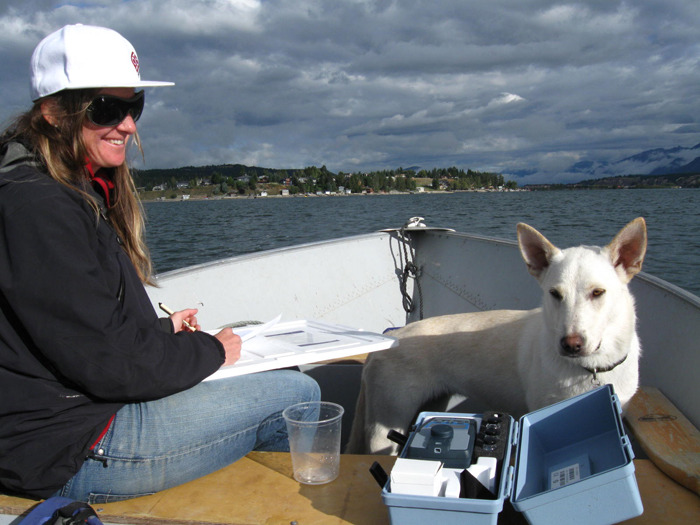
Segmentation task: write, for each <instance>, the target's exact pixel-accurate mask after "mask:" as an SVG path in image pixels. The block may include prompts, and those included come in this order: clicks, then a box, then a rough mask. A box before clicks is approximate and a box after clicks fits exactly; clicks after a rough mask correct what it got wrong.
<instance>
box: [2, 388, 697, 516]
mask: <svg viewBox="0 0 700 525" xmlns="http://www.w3.org/2000/svg"><path fill="white" fill-rule="evenodd" d="M625 421H626V423H627V425H628V427H629V429H630V431H631V433H633V435H634V436H635V437H636V438H637V440H638V442H639V443H640V444H641V446H642V447H643V448H644V449H645V451H646V452H647V453H648V454H649V457H650V458H651V459H652V460H653V462H652V460H649V459H636V460H635V461H634V464H635V476H636V479H637V484H638V486H639V491H640V494H641V497H642V503H643V505H644V513H643V514H642V515H641V516H639V517H637V518H634V519H632V520H629V521H628V522H626V523H631V524H638V525H643V524H649V525H651V524H657V523H700V496H698V494H697V493H696V492H697V486H698V485H697V483H698V458H699V457H700V454H699V451H700V448H699V445H698V443H699V441H698V431H697V429H696V428H695V427H694V426H693V425H692V424H691V423H690V422H689V421H688V420H687V419H686V418H685V417H684V416H683V415H682V414H681V413H680V412H679V411H678V410H677V409H676V408H675V406H673V404H672V403H671V402H670V401H669V400H668V399H666V397H665V396H663V394H662V393H661V392H659V391H658V390H657V389H654V388H641V389H640V390H639V392H638V393H637V394H636V395H635V397H634V398H633V399H632V401H631V402H630V404H629V405H628V407H627V410H626V413H625ZM670 441H673V446H671V447H670V446H669V442H670ZM395 460H396V458H395V457H394V456H370V455H351V454H343V455H341V459H340V476H339V477H338V479H336V480H335V481H333V482H332V483H328V484H326V485H317V486H309V485H300V484H299V483H297V482H296V481H295V480H294V479H293V476H292V465H291V458H290V456H289V454H288V453H283V452H251V453H250V454H248V455H247V456H246V457H244V458H243V459H241V460H239V461H237V462H236V463H234V464H232V465H229V466H227V467H225V468H223V469H221V470H218V471H216V472H214V473H212V474H210V475H208V476H205V477H203V478H200V479H196V480H194V481H191V482H189V483H185V484H184V485H180V486H178V487H174V488H172V489H168V490H164V491H162V492H159V493H157V494H154V495H152V496H144V497H141V498H135V499H132V500H127V501H121V502H117V503H107V504H103V505H95V510H96V511H97V512H98V514H99V515H100V517H101V518H102V520H103V521H104V522H105V523H132V524H146V525H151V524H164V525H202V524H227V525H257V524H265V525H290V524H295V523H296V524H298V525H335V524H338V525H341V524H358V525H360V524H361V525H388V524H389V514H388V511H387V509H386V507H385V506H384V504H383V503H382V499H381V491H380V488H379V486H378V485H377V484H376V482H375V481H374V479H373V478H372V476H371V475H370V474H369V467H370V466H371V465H372V463H373V462H374V461H378V462H379V463H380V464H381V465H382V467H383V468H384V470H386V471H387V472H389V471H390V470H391V467H392V465H393V464H394V461H395ZM656 464H658V465H659V466H660V467H661V468H663V469H664V470H665V471H666V472H667V473H668V474H669V475H666V474H664V472H662V471H661V470H660V469H659V468H657V466H656ZM669 476H671V477H669ZM672 478H673V479H672ZM674 480H677V481H678V482H676V481H674ZM681 483H682V484H681ZM683 485H685V486H683ZM688 485H689V487H688V488H686V487H687V486H688ZM36 504H37V501H35V500H31V499H25V498H18V497H13V496H5V495H0V525H8V524H11V523H13V522H17V521H19V519H18V518H17V516H22V515H25V514H27V513H28V512H29V510H30V509H31V508H33V507H34V506H35V505H36ZM498 522H499V523H500V524H507V523H518V524H520V523H524V520H523V518H522V516H520V515H518V514H517V513H515V511H513V510H512V507H510V505H509V504H507V503H506V505H505V508H504V511H503V513H502V514H501V515H500V516H499V519H498Z"/></svg>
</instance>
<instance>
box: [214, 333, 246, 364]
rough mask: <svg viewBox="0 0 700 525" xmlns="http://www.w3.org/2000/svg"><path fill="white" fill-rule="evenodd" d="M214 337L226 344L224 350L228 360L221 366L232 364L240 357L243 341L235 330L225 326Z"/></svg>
mask: <svg viewBox="0 0 700 525" xmlns="http://www.w3.org/2000/svg"><path fill="white" fill-rule="evenodd" d="M214 337H216V338H217V339H218V340H219V341H220V342H221V344H222V345H224V350H225V351H226V361H224V364H223V365H221V366H227V365H232V364H233V363H235V362H236V361H238V360H239V359H240V357H241V346H242V342H241V338H240V336H238V335H236V334H234V333H233V330H231V329H230V328H224V329H223V330H221V332H219V333H218V334H216V335H215V336H214Z"/></svg>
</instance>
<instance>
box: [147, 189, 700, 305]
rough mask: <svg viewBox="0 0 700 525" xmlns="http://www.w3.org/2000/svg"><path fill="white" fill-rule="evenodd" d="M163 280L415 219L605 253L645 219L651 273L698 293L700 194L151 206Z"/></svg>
mask: <svg viewBox="0 0 700 525" xmlns="http://www.w3.org/2000/svg"><path fill="white" fill-rule="evenodd" d="M144 206H145V209H146V214H147V218H148V223H147V240H148V245H149V247H150V250H151V255H152V257H153V261H154V265H155V268H156V271H157V272H165V271H168V270H173V269H176V268H180V267H184V266H190V265H193V264H199V263H203V262H207V261H212V260H215V259H220V258H224V257H231V256H234V255H240V254H245V253H251V252H257V251H261V250H268V249H272V248H279V247H284V246H291V245H294V244H299V243H305V242H313V241H319V240H325V239H331V238H336V237H343V236H348V235H354V234H359V233H368V232H373V231H376V230H379V229H382V228H393V227H401V226H402V225H403V224H404V223H405V222H406V221H407V220H408V219H409V218H410V217H415V216H420V217H424V218H425V223H426V224H427V225H428V226H439V227H448V228H454V229H455V230H457V231H462V232H468V233H475V234H479V235H486V236H490V237H500V238H504V239H511V240H515V238H516V233H515V225H516V224H517V223H518V222H526V223H528V224H530V225H531V226H533V227H535V228H537V229H538V230H540V231H541V232H542V233H543V234H544V235H545V236H547V238H548V239H549V240H550V241H552V242H553V243H554V244H555V245H557V246H559V247H560V248H565V247H568V246H573V245H576V244H593V245H605V244H607V243H608V242H609V241H610V240H611V239H612V237H613V236H614V235H615V234H616V233H617V232H618V231H619V230H620V228H622V227H623V226H624V225H625V224H627V223H628V222H629V221H631V220H632V219H634V218H635V217H639V216H642V217H644V218H645V219H646V221H647V228H648V235H649V246H648V249H647V256H646V259H645V262H644V271H645V272H648V273H651V274H653V275H655V276H657V277H660V278H662V279H665V280H667V281H669V282H671V283H673V284H675V285H678V286H680V287H682V288H685V289H686V290H688V291H690V292H692V293H694V294H696V295H700V279H698V273H699V272H698V267H699V265H700V228H699V226H700V190H590V191H585V190H583V191H581V190H564V191H550V192H546V191H538V192H513V193H471V192H465V193H446V194H412V195H403V194H401V195H367V196H362V195H355V196H347V197H288V198H269V197H268V198H256V199H248V198H236V199H223V200H197V201H177V202H176V201H168V202H147V203H145V205H144Z"/></svg>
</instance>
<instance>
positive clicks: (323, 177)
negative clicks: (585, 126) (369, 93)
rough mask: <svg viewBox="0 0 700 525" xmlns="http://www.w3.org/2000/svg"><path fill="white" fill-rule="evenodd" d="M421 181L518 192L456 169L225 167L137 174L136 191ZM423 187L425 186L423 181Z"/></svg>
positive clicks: (309, 189) (362, 186) (377, 189)
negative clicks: (334, 169)
mask: <svg viewBox="0 0 700 525" xmlns="http://www.w3.org/2000/svg"><path fill="white" fill-rule="evenodd" d="M417 179H430V187H431V188H432V189H434V190H440V189H442V190H469V189H479V188H498V187H499V186H502V187H507V188H515V187H517V184H516V183H515V182H513V181H508V182H506V181H505V180H504V178H503V175H501V174H499V173H488V172H479V171H473V170H466V171H465V170H463V169H460V168H457V167H450V168H433V169H432V170H429V171H428V170H425V169H421V170H419V171H418V172H416V170H415V169H404V168H402V167H399V168H397V169H388V170H378V171H371V172H355V173H345V172H342V171H339V172H337V173H333V172H331V171H329V170H328V168H326V166H325V165H324V166H321V167H320V168H319V167H317V166H309V167H306V168H303V169H270V168H259V167H250V166H244V165H242V164H233V165H231V164H226V165H218V166H200V167H192V166H188V167H183V168H173V169H152V170H135V171H134V182H135V183H136V186H137V187H139V188H142V189H144V190H146V191H150V190H152V189H153V188H156V187H165V188H167V189H177V188H183V187H189V188H194V187H198V186H203V185H206V186H213V187H214V189H213V193H222V194H227V193H237V194H246V193H251V192H255V191H257V190H258V189H259V188H260V185H262V184H267V185H274V184H277V185H282V186H284V187H286V188H287V189H289V192H290V194H295V193H317V192H322V193H325V192H331V193H337V192H339V191H341V190H343V189H345V190H349V191H350V192H352V193H362V192H374V193H383V192H389V191H400V192H405V191H415V190H416V188H417V187H418V182H417ZM421 183H422V185H425V181H424V180H421Z"/></svg>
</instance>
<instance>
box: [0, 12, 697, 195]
mask: <svg viewBox="0 0 700 525" xmlns="http://www.w3.org/2000/svg"><path fill="white" fill-rule="evenodd" d="M73 23H83V24H91V25H101V26H107V27H110V28H112V29H115V30H117V31H118V32H120V33H121V34H122V35H123V36H124V37H126V38H127V39H128V40H129V41H130V42H131V43H132V44H133V45H134V47H135V48H136V51H137V53H138V55H139V60H140V65H141V76H142V78H143V79H148V80H166V81H172V82H175V84H176V85H175V86H174V87H165V88H148V89H147V90H146V109H145V112H144V114H143V116H142V117H141V120H140V121H139V123H138V124H139V134H140V136H141V138H142V141H143V144H144V149H145V158H144V159H143V160H142V159H141V158H140V157H139V156H137V155H132V156H131V157H132V158H133V163H134V164H135V165H136V167H140V168H146V169H148V168H174V167H181V166H200V165H216V164H238V163H240V164H246V165H254V166H260V167H267V168H304V167H306V166H318V167H320V166H324V165H325V166H326V167H327V168H328V169H329V170H331V171H333V172H338V171H344V172H346V173H347V172H350V173H354V172H362V171H373V170H383V169H397V168H399V167H403V168H408V167H419V168H425V169H432V168H443V167H450V166H457V167H459V168H463V169H465V170H466V169H473V170H480V171H495V172H499V173H503V174H504V175H505V176H506V178H507V179H514V180H517V181H518V182H519V183H520V184H526V183H543V182H573V181H576V180H580V179H581V178H582V177H581V175H580V174H577V173H573V172H571V171H569V170H570V168H571V166H572V165H573V164H575V163H577V162H583V161H590V162H613V161H618V160H620V159H623V158H625V157H626V156H629V155H633V154H636V153H639V152H641V151H644V150H647V149H652V148H670V147H674V146H683V147H692V146H694V145H695V144H697V143H699V142H700V96H699V94H700V93H699V88H700V64H699V61H700V29H698V28H700V4H699V3H698V0H629V1H623V2H620V1H616V0H587V1H586V0H583V1H577V2H561V1H551V0H478V1H477V0H445V1H441V0H431V1H425V0H393V1H392V0H125V1H118V0H92V1H91V0H84V1H75V2H73V1H42V0H14V1H6V0H0V52H1V54H2V66H1V67H0V90H1V93H2V100H3V103H2V104H0V122H2V124H3V127H4V126H6V125H7V123H8V122H9V120H10V119H11V118H12V117H13V116H16V115H17V114H18V113H21V112H23V111H26V110H27V109H29V107H30V106H31V100H30V96H29V66H28V64H29V58H30V56H31V53H32V51H33V49H34V47H35V46H36V44H37V43H38V42H39V41H40V40H41V39H42V38H43V37H44V36H46V35H47V34H49V33H51V32H52V31H55V30H57V29H59V28H60V27H62V26H63V25H66V24H73Z"/></svg>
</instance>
